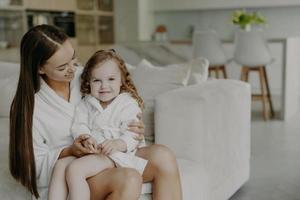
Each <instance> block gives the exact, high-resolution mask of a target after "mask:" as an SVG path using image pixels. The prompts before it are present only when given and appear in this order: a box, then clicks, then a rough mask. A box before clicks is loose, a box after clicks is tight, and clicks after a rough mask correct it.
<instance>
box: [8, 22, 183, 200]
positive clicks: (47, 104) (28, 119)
mask: <svg viewBox="0 0 300 200" xmlns="http://www.w3.org/2000/svg"><path fill="white" fill-rule="evenodd" d="M76 65H77V64H76V56H75V51H74V49H73V47H72V45H71V43H70V41H69V40H68V37H67V36H66V35H65V34H64V33H63V32H62V31H61V30H59V29H57V28H55V27H53V26H49V25H40V26H36V27H34V28H32V29H30V30H29V31H28V32H27V33H26V34H25V35H24V36H23V38H22V41H21V70H20V77H19V82H18V87H17V91H16V95H15V97H14V100H13V102H12V105H11V110H10V171H11V174H12V176H13V177H14V178H15V179H16V180H17V181H20V182H21V183H22V184H23V185H24V186H25V187H26V188H27V189H28V190H29V191H30V192H31V193H32V194H33V195H34V196H35V197H36V198H38V197H41V199H46V196H47V187H48V184H49V181H50V178H51V175H52V172H53V173H61V177H62V178H64V173H65V171H64V170H63V171H58V170H53V169H55V167H56V166H58V165H63V164H64V163H66V162H61V161H62V160H63V159H72V157H81V156H84V155H86V154H88V153H89V151H88V150H87V149H86V148H84V147H83V146H82V144H81V142H82V140H84V138H78V139H76V140H75V141H73V140H72V137H71V133H70V127H71V122H72V118H73V114H74V107H75V105H76V104H77V103H78V102H79V101H80V98H81V97H80V91H79V78H78V77H79V76H80V69H78V70H77V72H76ZM130 127H131V131H133V132H136V133H143V132H144V128H143V123H142V122H138V123H132V124H131V126H130ZM136 154H137V156H139V157H142V158H145V159H147V160H148V161H149V162H148V164H147V166H146V168H145V175H146V176H145V177H144V180H143V181H144V182H148V181H152V182H153V199H164V200H168V199H181V187H180V178H179V173H178V168H177V164H176V160H175V157H174V155H173V154H172V153H171V152H170V150H169V149H167V148H166V147H164V146H161V145H153V146H151V147H144V148H141V149H139V150H138V151H137V153H136ZM162 164H163V165H162ZM66 167H67V166H65V168H66ZM59 168H62V167H59ZM88 183H89V186H90V189H91V198H92V199H97V200H98V199H118V200H121V199H127V200H128V199H138V197H139V194H140V187H141V184H142V180H141V177H140V175H139V174H138V172H137V171H135V170H133V169H119V168H118V169H117V168H111V169H107V170H105V171H103V172H101V173H98V174H97V175H96V176H94V177H91V178H90V179H88ZM62 187H65V186H62Z"/></svg>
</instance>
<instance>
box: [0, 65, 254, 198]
mask: <svg viewBox="0 0 300 200" xmlns="http://www.w3.org/2000/svg"><path fill="white" fill-rule="evenodd" d="M4 65H5V64H1V63H0V115H1V112H2V117H0V127H1V128H0V152H1V154H0V196H1V199H5V200H10V199H11V200H19V199H20V200H21V199H22V200H24V199H30V194H28V192H27V191H26V190H25V189H24V188H23V187H22V186H20V185H19V184H18V183H16V182H15V181H14V180H13V179H12V177H11V176H10V174H9V170H8V141H9V127H8V125H9V120H8V117H7V115H6V116H5V113H4V114H3V112H7V110H8V108H7V110H5V109H6V107H7V106H8V103H7V98H8V97H9V95H12V94H8V92H9V91H10V90H9V89H7V87H6V86H7V85H5V84H11V83H9V79H8V77H9V76H11V75H12V73H16V72H13V71H15V70H10V69H11V66H10V67H9V70H6V72H7V73H9V74H4V72H3V69H4V68H5V67H6V68H7V66H4ZM6 79H7V80H6ZM1 81H2V85H1ZM12 86H13V84H12ZM9 98H10V97H9ZM250 100H251V96H250V86H249V85H248V84H246V83H243V82H240V81H234V80H209V81H206V82H203V83H201V84H197V85H191V86H186V87H179V88H177V89H174V90H170V91H167V92H164V93H162V94H160V95H158V96H156V97H155V106H154V107H155V112H154V115H155V118H154V120H155V143H160V144H165V145H167V146H168V147H170V148H171V149H172V150H173V151H174V152H175V154H176V156H177V159H178V164H179V168H180V174H181V181H182V188H183V199H184V200H226V199H229V198H230V196H232V194H234V193H235V192H236V191H237V190H238V189H239V188H240V187H241V186H242V185H243V184H244V183H245V182H246V181H247V180H248V178H249V166H250V163H249V162H250V105H251V104H250ZM145 123H146V124H147V122H145ZM162 164H163V163H162ZM146 199H151V196H150V195H148V196H147V195H143V196H141V200H146Z"/></svg>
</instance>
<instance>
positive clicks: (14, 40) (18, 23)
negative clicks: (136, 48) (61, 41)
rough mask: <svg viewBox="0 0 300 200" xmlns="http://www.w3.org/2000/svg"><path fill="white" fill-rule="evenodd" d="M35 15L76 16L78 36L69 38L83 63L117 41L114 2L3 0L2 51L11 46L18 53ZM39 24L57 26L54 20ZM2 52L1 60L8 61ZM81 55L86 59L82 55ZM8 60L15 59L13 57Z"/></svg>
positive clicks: (0, 22)
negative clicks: (56, 14)
mask: <svg viewBox="0 0 300 200" xmlns="http://www.w3.org/2000/svg"><path fill="white" fill-rule="evenodd" d="M33 13H38V14H39V16H40V15H41V16H43V17H40V18H45V19H48V18H51V17H49V16H50V15H51V16H52V15H53V13H58V14H59V13H62V14H63V13H65V14H66V13H72V14H74V18H73V19H74V20H73V22H75V34H76V35H75V37H73V36H72V35H70V37H71V39H72V40H73V43H74V47H75V48H76V49H77V51H78V52H79V57H83V58H84V61H85V60H86V59H85V58H87V57H89V56H90V55H91V54H92V53H93V52H94V51H95V50H97V49H100V48H104V46H103V45H106V46H107V45H110V44H112V43H113V42H114V25H113V23H114V17H113V16H114V13H113V0H0V51H1V52H3V51H6V50H7V52H11V49H7V48H12V47H14V48H15V49H16V50H18V48H19V47H18V46H19V44H20V40H21V38H22V36H23V34H24V33H25V32H26V31H27V30H28V28H29V27H30V26H32V25H36V24H33V17H30V16H33ZM31 18H32V19H31ZM51 19H53V17H52V18H51ZM40 21H43V23H54V22H53V20H40ZM61 23H63V22H61ZM62 26H64V24H63V25H62ZM8 50H9V51H8ZM1 52H0V60H7V58H8V57H7V56H2V55H7V54H6V53H5V52H4V53H5V54H2V53H1ZM17 52H18V51H17ZM81 52H82V53H83V55H84V56H81V55H80V54H81ZM15 56H16V59H15V60H18V58H17V57H18V54H17V53H16V55H15ZM9 60H10V61H11V60H12V59H11V57H10V59H9Z"/></svg>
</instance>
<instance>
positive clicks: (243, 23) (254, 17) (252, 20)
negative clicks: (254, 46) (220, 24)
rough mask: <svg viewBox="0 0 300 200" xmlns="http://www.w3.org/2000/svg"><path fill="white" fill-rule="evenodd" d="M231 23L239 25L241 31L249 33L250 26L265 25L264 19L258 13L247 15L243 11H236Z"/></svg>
mask: <svg viewBox="0 0 300 200" xmlns="http://www.w3.org/2000/svg"><path fill="white" fill-rule="evenodd" d="M232 23H233V24H237V25H239V26H240V28H241V29H243V30H246V31H250V30H251V25H254V24H265V23H266V19H265V17H264V16H262V15H260V14H259V13H258V12H252V13H248V12H246V11H245V10H236V11H234V13H233V15H232Z"/></svg>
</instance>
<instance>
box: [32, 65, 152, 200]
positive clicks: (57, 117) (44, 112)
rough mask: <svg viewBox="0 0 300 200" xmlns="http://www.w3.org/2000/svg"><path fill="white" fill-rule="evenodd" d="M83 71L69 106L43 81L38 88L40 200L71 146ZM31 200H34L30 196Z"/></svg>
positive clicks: (147, 186)
mask: <svg viewBox="0 0 300 200" xmlns="http://www.w3.org/2000/svg"><path fill="white" fill-rule="evenodd" d="M82 69H83V68H77V71H76V73H75V77H74V79H73V81H72V82H71V83H70V88H71V93H70V100H69V102H68V101H66V100H64V99H63V98H61V97H60V96H58V95H57V94H56V93H55V92H54V91H53V90H52V89H51V88H50V87H49V86H48V85H47V84H46V83H45V82H44V81H43V80H42V79H41V88H40V90H39V91H38V92H37V93H36V94H35V104H34V114H33V128H32V140H33V148H34V157H35V165H36V178H37V185H38V191H39V194H40V199H41V200H46V199H47V193H48V184H49V181H50V178H51V174H52V170H53V167H54V165H55V163H56V161H57V159H58V157H59V154H60V152H61V151H62V149H64V148H66V147H68V146H70V145H71V144H72V143H73V137H72V135H71V126H72V121H73V118H74V111H75V107H76V105H77V104H78V103H79V102H80V100H81V93H80V75H81V73H82ZM150 192H151V184H148V183H146V184H143V189H142V193H150ZM32 198H33V199H34V197H33V196H32Z"/></svg>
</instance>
